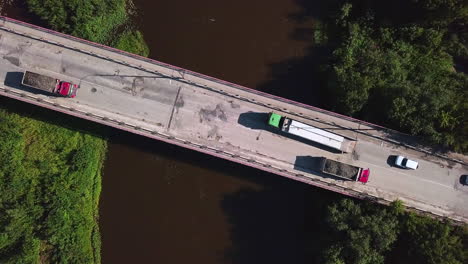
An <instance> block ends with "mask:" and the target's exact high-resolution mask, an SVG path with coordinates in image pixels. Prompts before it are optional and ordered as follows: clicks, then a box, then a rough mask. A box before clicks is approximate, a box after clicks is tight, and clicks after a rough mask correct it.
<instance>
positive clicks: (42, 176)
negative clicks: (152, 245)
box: [0, 107, 107, 263]
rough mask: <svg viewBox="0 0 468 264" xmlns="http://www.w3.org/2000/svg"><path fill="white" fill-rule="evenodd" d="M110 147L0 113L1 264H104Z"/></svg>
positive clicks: (98, 140)
mask: <svg viewBox="0 0 468 264" xmlns="http://www.w3.org/2000/svg"><path fill="white" fill-rule="evenodd" d="M106 148H107V145H106V141H105V140H104V139H102V138H99V137H96V136H93V135H90V134H86V133H81V132H76V131H74V130H72V129H69V128H64V127H61V126H59V125H55V124H51V123H48V122H44V121H40V120H36V119H34V118H31V117H27V116H20V115H18V114H16V113H13V112H11V111H10V110H8V108H4V107H0V193H1V194H0V228H1V230H0V263H37V262H51V263H100V249H101V245H100V237H99V228H98V221H97V218H98V212H99V211H98V209H99V208H98V204H99V194H100V191H101V169H102V165H103V161H104V157H105V153H106Z"/></svg>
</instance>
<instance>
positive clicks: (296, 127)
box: [268, 113, 356, 152]
mask: <svg viewBox="0 0 468 264" xmlns="http://www.w3.org/2000/svg"><path fill="white" fill-rule="evenodd" d="M268 124H269V125H270V126H273V127H276V128H278V129H281V131H283V132H286V133H289V134H291V135H295V136H299V137H301V138H305V139H308V140H310V141H313V142H316V143H319V144H322V145H325V146H327V147H330V148H334V149H337V150H340V151H342V152H352V151H353V149H354V146H355V145H356V141H353V140H348V139H347V138H345V137H343V136H340V135H337V134H334V133H331V132H328V131H325V130H323V129H320V128H317V127H314V126H311V125H308V124H305V123H302V122H299V121H296V120H293V119H291V118H288V117H284V116H281V115H279V114H276V113H270V115H269V118H268Z"/></svg>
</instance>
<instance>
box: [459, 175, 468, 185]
mask: <svg viewBox="0 0 468 264" xmlns="http://www.w3.org/2000/svg"><path fill="white" fill-rule="evenodd" d="M460 183H461V184H463V185H468V175H462V176H461V177H460Z"/></svg>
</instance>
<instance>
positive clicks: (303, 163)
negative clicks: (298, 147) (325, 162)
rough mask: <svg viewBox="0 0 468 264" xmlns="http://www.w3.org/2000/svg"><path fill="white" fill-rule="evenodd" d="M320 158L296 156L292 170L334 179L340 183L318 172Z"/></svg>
mask: <svg viewBox="0 0 468 264" xmlns="http://www.w3.org/2000/svg"><path fill="white" fill-rule="evenodd" d="M321 161H322V157H312V156H296V160H295V161H294V169H295V170H298V171H302V172H306V173H310V174H314V175H317V176H320V177H322V178H328V179H334V180H339V181H342V179H340V178H337V177H333V176H331V175H328V174H326V173H322V172H321V171H320V166H321Z"/></svg>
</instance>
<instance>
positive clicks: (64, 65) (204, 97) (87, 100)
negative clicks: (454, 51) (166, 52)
mask: <svg viewBox="0 0 468 264" xmlns="http://www.w3.org/2000/svg"><path fill="white" fill-rule="evenodd" d="M0 23H1V25H0V35H1V38H0V54H1V55H2V56H1V57H0V80H4V81H2V85H0V94H2V95H5V96H10V97H12V98H16V99H19V100H24V101H28V102H31V103H35V104H37V105H41V106H45V107H49V108H52V109H55V110H58V111H63V112H66V113H68V114H73V115H76V116H80V117H82V118H87V119H90V120H93V121H97V122H101V123H104V124H108V125H112V126H115V127H119V128H121V129H126V130H131V131H132V132H134V133H138V134H142V135H145V136H149V137H153V138H157V139H161V140H164V141H167V142H171V143H173V144H177V145H181V146H185V147H188V148H191V149H196V150H198V151H201V152H205V153H208V154H211V155H215V156H219V157H222V158H225V159H229V160H233V161H236V162H239V163H243V164H246V165H249V166H252V167H257V168H260V169H263V170H267V171H271V172H274V173H276V174H279V175H283V176H286V177H289V178H292V179H295V180H300V181H303V182H307V183H309V184H312V185H316V186H319V187H322V188H326V189H331V190H334V191H338V192H341V193H345V194H348V195H353V196H357V197H363V196H368V197H373V198H376V199H377V200H379V201H380V202H388V201H392V200H394V199H397V198H398V199H401V200H403V201H404V202H405V203H406V204H407V205H408V206H411V207H414V208H417V209H419V210H423V211H428V212H432V213H434V214H438V215H443V216H447V217H451V218H453V219H458V220H461V221H467V219H468V207H467V206H466V202H467V201H468V189H467V188H464V187H462V186H461V185H460V184H459V183H458V178H459V176H460V175H461V174H468V169H467V168H466V166H465V165H464V163H463V162H454V161H453V160H450V159H449V158H440V157H436V156H432V155H428V153H427V152H426V151H421V150H417V149H413V148H407V147H402V146H401V145H399V144H394V142H395V139H396V138H398V139H400V140H405V141H407V142H409V141H410V140H412V139H411V138H410V137H407V136H405V135H402V134H399V133H397V132H395V131H391V130H386V129H383V128H380V127H377V126H373V125H371V124H366V123H362V122H357V121H356V120H352V119H350V118H346V117H340V116H339V115H337V114H333V113H328V112H326V111H322V110H320V109H316V108H313V107H309V106H304V105H301V104H299V103H294V102H290V101H287V100H285V99H281V98H276V97H274V96H271V95H267V94H262V93H259V92H256V91H252V90H248V89H246V88H243V87H240V86H236V85H232V84H229V83H225V82H223V81H220V80H216V79H213V78H209V77H206V76H203V75H200V74H196V73H193V72H190V71H186V70H183V69H179V68H176V67H173V66H169V65H165V64H163V63H159V62H155V61H150V60H146V59H143V58H137V57H134V56H129V55H127V54H124V53H120V52H117V51H113V50H111V49H109V48H105V47H100V46H98V45H95V44H92V43H86V42H84V41H81V40H78V39H74V38H71V37H68V36H62V35H60V34H58V33H54V32H47V31H46V30H44V29H40V28H35V27H33V26H27V25H24V24H21V23H19V22H15V21H10V20H7V19H3V20H0ZM26 70H31V71H34V72H39V73H44V74H47V75H49V76H51V77H54V78H59V79H67V80H71V81H73V82H75V83H79V85H80V89H79V91H78V95H77V97H76V98H74V99H68V98H57V97H52V96H49V95H44V94H37V92H36V91H32V90H30V89H28V88H27V87H24V86H21V85H20V83H21V78H22V74H23V72H24V71H26ZM6 90H8V92H7V91H6ZM20 94H22V96H20ZM38 99H39V100H38ZM67 109H68V110H67ZM70 109H71V110H73V111H70ZM271 111H275V112H277V113H280V114H281V115H285V116H290V117H293V118H294V119H295V120H298V121H303V122H305V121H307V123H309V124H312V125H314V126H315V127H317V128H320V129H325V130H333V132H334V133H336V134H338V135H343V136H346V137H348V138H355V139H357V144H356V146H355V149H354V152H353V153H349V154H339V153H335V152H331V151H330V150H329V149H325V148H322V147H321V146H320V145H314V144H310V143H308V142H304V141H298V140H296V139H292V138H287V137H284V136H281V135H278V134H276V133H274V132H272V131H270V130H269V128H268V125H267V118H268V113H269V112H271ZM396 143H399V142H396ZM400 154H401V155H406V156H409V157H412V158H413V159H417V160H419V162H420V168H419V169H418V170H416V171H404V170H400V169H397V168H393V167H391V166H390V164H391V158H389V156H391V155H400ZM319 157H327V158H331V159H335V160H339V161H341V162H345V163H348V164H352V165H356V166H359V167H366V168H370V169H371V171H372V175H371V177H370V181H369V183H368V184H366V185H363V184H359V183H355V182H348V181H339V180H336V179H335V178H332V177H328V176H327V175H322V174H320V173H317V168H316V165H315V162H314V160H315V159H316V158H319ZM459 157H461V158H463V159H464V158H466V157H464V156H459Z"/></svg>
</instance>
